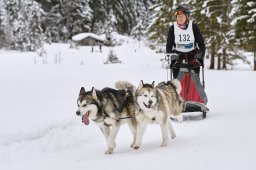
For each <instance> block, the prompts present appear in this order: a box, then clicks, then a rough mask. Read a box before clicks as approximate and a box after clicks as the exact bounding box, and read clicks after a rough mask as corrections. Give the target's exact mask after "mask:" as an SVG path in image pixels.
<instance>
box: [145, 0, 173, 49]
mask: <svg viewBox="0 0 256 170" xmlns="http://www.w3.org/2000/svg"><path fill="white" fill-rule="evenodd" d="M173 3H174V1H173V0H165V1H161V0H159V1H158V2H157V4H156V5H155V6H154V7H152V8H151V9H152V10H154V11H156V12H155V14H154V15H153V16H152V18H153V20H152V23H151V25H150V26H149V27H148V33H149V37H148V39H149V41H150V42H151V44H152V45H153V46H152V47H154V46H155V45H156V44H157V43H161V44H165V43H166V39H167V33H168V29H169V26H170V23H171V22H172V21H173V19H174V16H173V6H174V4H173Z"/></svg>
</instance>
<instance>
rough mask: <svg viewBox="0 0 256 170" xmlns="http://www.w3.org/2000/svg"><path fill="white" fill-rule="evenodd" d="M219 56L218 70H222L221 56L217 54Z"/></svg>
mask: <svg viewBox="0 0 256 170" xmlns="http://www.w3.org/2000/svg"><path fill="white" fill-rule="evenodd" d="M217 56H218V66H217V69H218V70H220V65H221V54H217Z"/></svg>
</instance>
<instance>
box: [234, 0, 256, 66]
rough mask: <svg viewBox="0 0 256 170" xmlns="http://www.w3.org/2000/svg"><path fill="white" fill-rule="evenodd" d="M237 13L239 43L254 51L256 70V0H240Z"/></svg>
mask: <svg viewBox="0 0 256 170" xmlns="http://www.w3.org/2000/svg"><path fill="white" fill-rule="evenodd" d="M237 9H239V10H238V11H237V13H236V14H235V17H236V18H235V23H236V24H235V27H236V32H235V35H236V40H237V42H236V43H237V45H238V46H239V47H240V48H242V49H244V50H246V51H252V52H254V70H256V43H255V42H256V2H255V1H253V0H238V1H237Z"/></svg>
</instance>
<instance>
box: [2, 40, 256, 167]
mask: <svg viewBox="0 0 256 170" xmlns="http://www.w3.org/2000/svg"><path fill="white" fill-rule="evenodd" d="M44 48H45V50H46V51H47V53H46V54H45V56H44V57H45V59H47V64H43V62H42V57H38V54H37V53H33V52H22V53H20V52H16V51H5V50H0V82H1V84H0V94H1V95H0V114H1V119H0V129H1V131H0V169H1V170H30V169H36V170H46V169H47V170H56V169H61V170H70V169H75V170H85V169H89V170H90V169H93V170H102V169H104V170H108V169H111V170H119V169H122V170H131V169H135V170H136V169H140V170H151V169H152V170H153V169H154V170H155V169H175V170H178V169H181V170H184V169H190V170H216V169H218V170H227V169H246V170H254V169H255V167H256V162H255V160H256V147H255V143H256V131H255V128H256V123H255V120H256V114H255V107H254V104H255V102H256V96H255V93H254V90H255V86H256V79H255V77H256V76H255V74H256V72H254V71H252V70H251V67H250V66H246V65H244V64H243V63H239V64H238V65H236V67H235V69H234V70H232V71H217V70H208V69H207V67H208V63H206V64H207V67H206V69H205V82H206V93H207V95H208V99H209V102H208V107H209V108H210V112H209V113H208V115H207V118H206V119H204V120H202V119H201V118H200V116H198V114H197V113H193V114H192V113H186V114H184V116H185V121H184V122H183V123H178V122H172V123H173V126H174V129H175V131H176V135H177V138H175V139H174V140H171V139H170V140H169V142H168V146H167V147H164V148H162V147H160V145H161V140H162V139H161V130H160V127H159V126H157V125H150V126H148V128H147V130H146V133H145V136H144V138H143V141H142V147H141V148H140V149H139V150H133V149H131V148H130V147H129V146H130V144H131V142H132V135H131V134H130V132H129V130H128V127H127V126H126V125H125V126H123V127H121V129H120V131H119V133H118V136H117V139H116V142H117V148H116V149H115V151H114V154H112V155H105V154H104V151H105V149H106V143H105V139H104V137H103V135H102V134H101V132H100V129H99V128H98V127H97V126H96V125H95V124H94V123H93V122H91V123H90V125H89V126H85V125H84V124H83V123H82V122H81V117H78V116H76V114H75V112H76V109H77V106H76V99H77V97H78V93H79V90H80V88H81V86H84V87H85V88H86V90H90V89H91V88H92V87H93V86H94V87H95V88H97V89H101V88H103V87H106V86H109V87H114V83H115V82H116V81H118V80H127V81H130V82H131V83H133V84H134V85H136V86H137V85H139V81H140V80H143V81H144V82H149V83H151V82H152V81H156V83H158V82H160V81H166V79H167V72H166V70H165V69H163V68H161V65H162V63H161V61H160V58H163V55H162V54H156V53H154V52H153V51H151V50H149V49H148V48H146V47H145V46H143V45H142V44H140V45H139V43H138V42H137V41H135V40H132V39H129V38H127V39H126V41H125V42H124V44H123V45H121V46H117V47H114V51H115V54H116V55H117V57H118V58H119V59H120V60H121V61H122V63H121V64H107V65H106V64H103V63H104V61H105V60H106V58H107V55H108V54H109V51H110V50H111V49H110V48H109V47H103V48H102V50H103V52H102V53H101V52H94V53H91V48H90V47H79V48H78V49H70V48H69V45H68V44H52V45H45V47H44ZM95 49H96V47H95ZM95 51H96V50H95ZM98 51H99V50H98ZM56 56H58V57H59V59H60V62H57V63H56V61H55V60H56ZM35 58H36V59H37V64H34V59H35ZM207 62H208V61H207Z"/></svg>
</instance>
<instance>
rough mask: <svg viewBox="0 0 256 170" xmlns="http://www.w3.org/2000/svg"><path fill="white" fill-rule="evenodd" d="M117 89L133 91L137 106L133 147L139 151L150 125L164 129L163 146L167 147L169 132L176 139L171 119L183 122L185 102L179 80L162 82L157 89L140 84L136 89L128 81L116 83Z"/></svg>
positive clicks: (149, 85) (152, 85)
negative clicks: (154, 124)
mask: <svg viewBox="0 0 256 170" xmlns="http://www.w3.org/2000/svg"><path fill="white" fill-rule="evenodd" d="M116 88H117V89H130V90H133V93H134V100H135V106H136V114H135V118H136V122H137V131H136V141H135V144H134V145H133V146H132V147H133V148H134V149H139V147H140V146H141V141H142V137H143V135H144V132H145V130H146V127H147V125H148V124H150V123H158V124H159V125H160V126H161V129H162V136H163V141H162V145H161V146H166V145H167V140H168V131H169V132H170V135H171V138H172V139H173V138H175V137H176V135H175V132H174V129H173V127H172V125H171V122H170V120H169V119H170V117H176V118H177V119H178V121H179V122H182V121H183V117H182V115H181V112H182V109H183V101H182V99H181V97H180V95H179V93H180V92H181V84H180V82H179V81H178V80H177V79H174V80H172V81H168V82H161V83H159V84H158V85H157V86H156V87H155V86H154V82H153V83H152V84H144V83H143V81H141V82H140V85H139V87H138V88H137V89H136V88H135V87H134V86H133V85H132V84H130V83H129V82H126V81H119V82H117V83H116Z"/></svg>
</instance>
